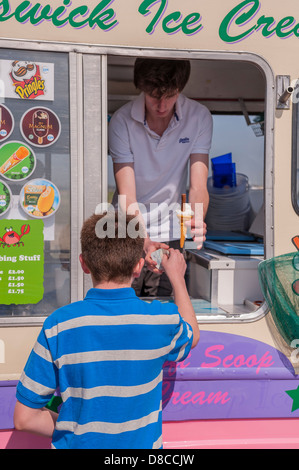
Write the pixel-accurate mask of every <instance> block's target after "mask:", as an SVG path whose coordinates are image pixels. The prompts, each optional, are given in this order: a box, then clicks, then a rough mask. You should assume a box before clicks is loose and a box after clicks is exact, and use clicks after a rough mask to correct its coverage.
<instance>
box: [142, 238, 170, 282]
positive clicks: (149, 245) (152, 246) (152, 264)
mask: <svg viewBox="0 0 299 470" xmlns="http://www.w3.org/2000/svg"><path fill="white" fill-rule="evenodd" d="M160 248H164V249H165V250H168V249H169V246H168V245H166V243H160V242H153V241H152V240H151V239H150V238H146V240H145V242H144V251H145V263H146V266H147V268H148V269H149V270H150V271H152V272H154V273H158V274H161V273H162V272H163V271H162V270H159V269H158V268H157V263H156V261H154V260H153V259H152V257H151V254H152V253H153V252H154V251H156V250H159V249H160Z"/></svg>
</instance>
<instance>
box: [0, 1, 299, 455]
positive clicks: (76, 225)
mask: <svg viewBox="0 0 299 470" xmlns="http://www.w3.org/2000/svg"><path fill="white" fill-rule="evenodd" d="M87 3H88V4H87ZM0 22H1V32H0V35H1V37H0V448H2V449H11V448H32V449H37V448H49V446H50V442H49V440H48V439H45V438H41V437H39V436H34V435H31V434H26V433H21V432H19V431H16V430H15V429H14V425H13V411H14V406H15V401H16V398H15V390H16V384H17V382H18V380H19V377H20V374H21V372H22V370H23V367H24V365H25V362H26V359H27V357H28V355H29V353H30V351H31V349H32V347H33V345H34V343H35V340H36V338H37V335H38V333H39V331H40V328H41V325H42V324H43V321H44V319H45V318H46V317H47V316H48V315H50V314H51V313H52V312H53V311H54V310H55V309H57V308H58V307H60V306H63V305H65V304H67V303H69V302H73V301H76V300H79V299H82V298H84V296H85V293H86V292H87V290H88V289H89V287H90V283H89V280H88V278H87V277H85V276H84V274H83V272H82V271H81V269H80V267H79V263H78V255H79V253H80V239H79V232H80V228H81V225H82V222H83V220H84V219H85V218H87V217H88V216H89V215H91V214H92V213H93V212H94V210H95V208H96V206H97V205H98V204H99V203H101V202H109V201H110V200H111V194H112V193H113V191H114V186H113V185H114V184H115V183H114V179H113V174H112V172H111V168H112V167H111V158H110V156H109V154H108V138H107V131H108V126H109V119H110V117H111V116H112V115H113V113H114V112H115V111H116V110H117V109H118V108H119V107H120V106H122V105H123V104H125V103H126V102H128V101H130V100H132V99H134V98H135V97H136V96H137V95H138V91H137V90H136V89H135V87H134V84H133V66H134V62H135V59H136V58H137V57H157V58H167V59H174V60H180V59H186V58H187V59H189V60H190V62H191V76H190V80H189V82H188V84H187V86H186V88H185V89H184V91H183V93H184V94H185V95H186V96H188V97H189V98H191V99H193V100H197V101H199V102H200V103H202V104H204V105H205V106H206V107H207V108H208V109H209V110H210V112H211V114H212V116H213V123H214V133H213V142H212V148H211V152H210V162H211V164H210V176H209V179H208V189H209V195H210V205H209V210H208V213H207V217H206V223H207V228H208V232H207V239H206V241H205V243H204V246H203V248H202V249H201V250H198V249H197V248H196V246H195V245H194V243H193V242H192V240H191V239H188V238H187V239H186V242H185V250H186V259H187V263H188V273H187V286H188V290H189V295H190V297H191V299H192V302H193V305H194V309H195V311H196V315H197V320H198V325H199V328H200V331H201V337H200V341H199V343H198V345H197V346H196V348H194V349H193V350H192V351H191V354H190V355H189V356H188V358H187V359H186V360H185V361H184V362H182V363H178V364H177V365H176V367H175V365H174V364H173V363H170V364H165V370H164V382H163V446H164V448H165V449H208V448H227V449H228V448H232V449H235V448H243V449H244V448H299V436H298V427H299V378H298V373H299V354H298V353H299V350H298V348H299V331H298V333H297V330H298V323H299V317H298V313H299V297H298V295H299V288H298V283H299V281H298V279H299V263H298V256H297V253H298V249H299V244H298V235H299V147H298V145H299V105H298V101H299V91H298V87H299V68H298V61H297V60H296V58H297V51H298V37H299V8H298V4H297V2H295V1H294V0H285V2H283V3H282V2H280V1H278V0H272V1H271V2H270V1H269V0H225V1H220V0H214V1H213V2H208V1H206V0H185V1H184V2H182V1H180V0H172V1H171V2H168V1H167V0H158V1H157V0H128V1H126V2H124V1H123V0H103V1H100V2H98V1H97V0H90V1H89V2H84V1H83V0H74V1H73V2H70V1H68V0H64V1H62V0H58V1H55V2H54V0H41V1H40V2H38V3H37V2H35V1H33V2H31V3H30V4H29V2H23V1H21V0H3V1H2V2H1V3H0ZM20 155H21V157H22V158H20ZM227 156H228V158H229V164H230V165H231V167H230V168H233V169H234V173H233V174H234V176H233V179H234V184H231V183H227V182H225V183H223V184H220V185H219V184H218V186H217V184H215V182H216V169H215V166H216V164H217V161H218V162H219V160H217V158H219V157H226V158H227ZM220 174H221V175H222V176H223V172H222V173H221V172H220ZM220 179H221V178H220ZM161 301H163V302H171V301H172V299H171V298H169V299H167V298H166V299H165V298H163V299H161Z"/></svg>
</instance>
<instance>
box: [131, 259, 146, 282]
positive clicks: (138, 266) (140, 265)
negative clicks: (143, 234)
mask: <svg viewBox="0 0 299 470" xmlns="http://www.w3.org/2000/svg"><path fill="white" fill-rule="evenodd" d="M143 266H144V258H140V260H139V261H138V263H137V264H136V266H135V268H134V270H133V275H132V276H133V277H134V278H136V277H139V276H140V274H141V271H142V268H143Z"/></svg>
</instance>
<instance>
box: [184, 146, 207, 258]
mask: <svg viewBox="0 0 299 470" xmlns="http://www.w3.org/2000/svg"><path fill="white" fill-rule="evenodd" d="M208 173H209V156H208V155H207V154H201V153H196V154H193V155H191V156H190V189H189V203H190V204H191V207H192V210H193V211H194V214H195V215H194V217H193V219H192V220H191V222H186V225H190V226H191V233H192V235H193V239H194V241H195V242H196V243H198V246H197V247H198V249H200V248H201V246H202V243H203V242H204V240H205V234H206V224H205V223H204V219H205V216H206V213H207V210H208V206H209V193H208V189H207V181H208ZM199 204H202V206H200V205H199Z"/></svg>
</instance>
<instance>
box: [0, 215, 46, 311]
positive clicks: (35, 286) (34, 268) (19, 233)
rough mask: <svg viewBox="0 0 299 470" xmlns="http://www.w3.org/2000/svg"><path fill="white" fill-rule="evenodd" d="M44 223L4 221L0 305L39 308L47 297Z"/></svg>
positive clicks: (1, 226) (1, 227)
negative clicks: (36, 306)
mask: <svg viewBox="0 0 299 470" xmlns="http://www.w3.org/2000/svg"><path fill="white" fill-rule="evenodd" d="M43 229H44V223H43V221H42V220H14V219H12V220H9V219H4V220H0V302H1V304H5V305H10V304H36V303H38V302H39V301H40V300H42V298H43V294H44V287H43V285H44V235H43Z"/></svg>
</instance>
